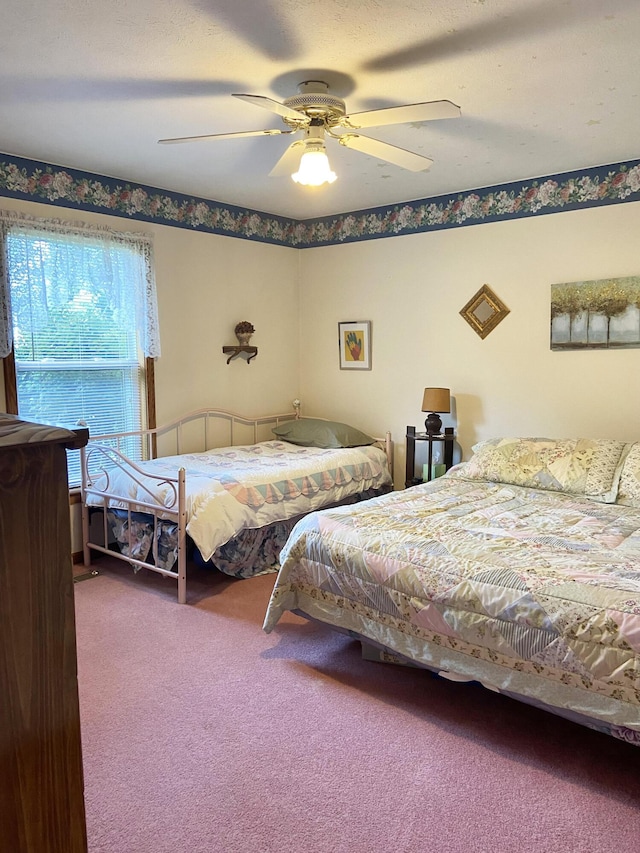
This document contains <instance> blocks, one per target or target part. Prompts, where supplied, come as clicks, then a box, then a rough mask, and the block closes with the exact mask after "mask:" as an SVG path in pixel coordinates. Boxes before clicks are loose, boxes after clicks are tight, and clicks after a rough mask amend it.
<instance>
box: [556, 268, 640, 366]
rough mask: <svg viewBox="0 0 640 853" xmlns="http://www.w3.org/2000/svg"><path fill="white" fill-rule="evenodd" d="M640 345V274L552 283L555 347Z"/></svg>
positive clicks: (620, 346) (580, 347) (568, 348)
mask: <svg viewBox="0 0 640 853" xmlns="http://www.w3.org/2000/svg"><path fill="white" fill-rule="evenodd" d="M625 347H640V276H628V277H626V278H604V279H599V280H597V281H572V282H566V283H564V284H552V285H551V349H552V350H570V349H608V348H611V349H613V348H625Z"/></svg>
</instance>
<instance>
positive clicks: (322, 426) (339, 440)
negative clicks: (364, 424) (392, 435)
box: [273, 418, 375, 448]
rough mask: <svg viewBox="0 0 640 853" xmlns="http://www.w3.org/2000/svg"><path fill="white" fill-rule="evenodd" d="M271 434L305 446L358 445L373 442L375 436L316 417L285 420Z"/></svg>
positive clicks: (346, 425)
mask: <svg viewBox="0 0 640 853" xmlns="http://www.w3.org/2000/svg"><path fill="white" fill-rule="evenodd" d="M273 434H274V435H276V436H277V437H278V438H281V439H282V440H283V441H288V442H290V443H291V444H302V445H304V446H305V447H324V448H328V447H358V446H360V445H363V444H374V442H375V438H371V436H370V435H366V433H364V432H360V430H359V429H355V428H354V427H352V426H349V424H341V423H337V422H336V421H323V420H319V419H318V418H300V419H299V420H297V421H286V422H285V423H283V424H280V425H279V426H277V427H274V428H273Z"/></svg>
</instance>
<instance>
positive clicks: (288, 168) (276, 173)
mask: <svg viewBox="0 0 640 853" xmlns="http://www.w3.org/2000/svg"><path fill="white" fill-rule="evenodd" d="M304 149H305V145H304V140H302V139H298V140H297V141H296V142H292V143H291V145H290V146H289V147H288V148H287V150H286V151H285V152H284V154H283V155H282V157H281V158H280V159H279V160H278V162H277V163H276V165H275V166H274V167H273V169H272V170H271V171H270V172H269V177H270V178H280V177H282V176H283V175H291V174H292V172H295V171H296V169H297V168H298V164H299V163H300V157H302V155H303V154H304Z"/></svg>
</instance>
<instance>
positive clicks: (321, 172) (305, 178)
mask: <svg viewBox="0 0 640 853" xmlns="http://www.w3.org/2000/svg"><path fill="white" fill-rule="evenodd" d="M291 177H292V178H293V180H294V181H295V182H296V183H297V184H302V185H303V186H305V187H320V186H322V184H332V183H333V182H334V181H335V179H336V173H335V172H333V171H332V170H331V166H330V165H329V158H328V157H327V154H326V152H325V148H324V145H322V144H321V143H316V142H314V141H310V142H308V143H307V147H306V150H305V153H304V154H303V155H302V157H301V158H300V166H299V168H298V171H297V172H294V173H293V175H291Z"/></svg>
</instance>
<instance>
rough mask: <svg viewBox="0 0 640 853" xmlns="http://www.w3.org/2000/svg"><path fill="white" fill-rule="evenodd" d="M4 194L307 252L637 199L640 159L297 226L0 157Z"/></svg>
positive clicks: (172, 194)
mask: <svg viewBox="0 0 640 853" xmlns="http://www.w3.org/2000/svg"><path fill="white" fill-rule="evenodd" d="M0 196H8V197H10V198H20V199H25V200H27V201H37V202H43V203H45V204H54V205H57V206H60V207H70V208H74V209H77V210H90V211H93V212H94V213H104V214H110V215H112V216H121V217H124V218H127V219H136V220H141V221H144V222H155V223H157V224H159V225H170V226H173V227H177V228H189V229H191V230H194V231H206V232H209V233H212V234H223V235H225V236H228V237H239V238H242V239H246V240H257V241H259V242H263V243H276V244H278V245H282V246H290V247H292V248H297V249H307V248H312V247H314V246H330V245H335V244H338V243H352V242H356V241H359V240H375V239H380V238H382V237H397V236H400V235H402V234H416V233H419V232H425V231H437V230H441V229H444V228H458V227H460V226H464V225H477V224H480V223H484V222H498V221H501V220H505V219H516V218H522V217H526V216H537V215H541V214H548V213H558V212H560V211H565V210H579V209H582V208H587V207H595V206H599V205H605V204H617V203H620V202H628V201H638V200H640V160H633V161H629V162H625V163H617V164H614V165H609V166H598V167H594V168H591V169H583V170H581V171H576V172H565V173H562V174H560V175H553V176H548V177H542V178H536V179H530V180H527V181H517V182H514V183H510V184H503V185H501V186H495V187H485V188H483V189H477V190H470V191H466V192H463V193H458V194H452V195H446V196H437V197H434V198H427V199H420V200H417V201H408V202H404V203H402V204H394V205H389V206H384V207H376V208H371V209H369V210H359V211H353V212H350V213H341V214H336V215H333V216H325V217H321V218H319V219H307V220H301V221H298V220H295V219H288V218H287V217H284V216H276V215H274V214H269V213H262V212H260V211H256V210H250V209H245V208H241V207H234V206H233V205H228V204H222V203H220V202H216V201H211V200H208V199H204V198H193V197H190V196H186V195H182V194H181V193H175V192H171V191H169V190H162V189H158V188H156V187H148V186H144V185H142V184H136V183H130V182H127V181H121V180H118V179H117V178H107V177H104V176H101V175H95V174H92V173H90V172H81V171H78V170H76V169H66V168H63V167H61V166H54V165H51V164H49V163H40V162H38V161H35V160H26V159H24V158H21V157H14V156H12V155H7V154H0Z"/></svg>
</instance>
